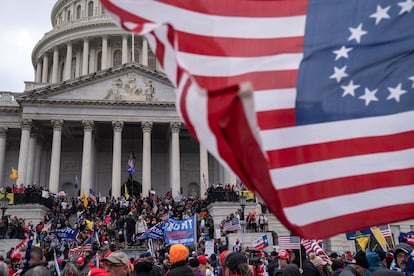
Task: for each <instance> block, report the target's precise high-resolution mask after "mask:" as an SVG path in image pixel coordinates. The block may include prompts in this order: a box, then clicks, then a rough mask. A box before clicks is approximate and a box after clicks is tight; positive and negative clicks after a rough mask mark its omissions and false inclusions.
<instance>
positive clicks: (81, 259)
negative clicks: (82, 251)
mask: <svg viewBox="0 0 414 276" xmlns="http://www.w3.org/2000/svg"><path fill="white" fill-rule="evenodd" d="M76 262H77V263H78V264H82V263H84V262H85V258H84V257H79V258H78V259H77V260H76Z"/></svg>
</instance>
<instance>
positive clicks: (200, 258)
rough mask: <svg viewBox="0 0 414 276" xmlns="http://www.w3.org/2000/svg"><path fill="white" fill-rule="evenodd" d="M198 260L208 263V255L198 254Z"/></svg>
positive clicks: (201, 262)
mask: <svg viewBox="0 0 414 276" xmlns="http://www.w3.org/2000/svg"><path fill="white" fill-rule="evenodd" d="M198 262H199V263H200V264H206V263H207V257H206V256H204V255H201V256H198Z"/></svg>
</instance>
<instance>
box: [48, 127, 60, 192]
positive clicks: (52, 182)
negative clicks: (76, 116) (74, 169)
mask: <svg viewBox="0 0 414 276" xmlns="http://www.w3.org/2000/svg"><path fill="white" fill-rule="evenodd" d="M52 126H53V141H52V156H51V158H50V174H49V175H50V177H49V191H50V192H52V193H57V192H58V189H59V174H60V154H61V152H60V151H61V148H62V127H63V120H52Z"/></svg>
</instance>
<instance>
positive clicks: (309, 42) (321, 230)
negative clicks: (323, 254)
mask: <svg viewBox="0 0 414 276" xmlns="http://www.w3.org/2000/svg"><path fill="white" fill-rule="evenodd" d="M101 2H102V4H103V6H104V7H105V8H106V10H107V12H108V14H109V15H110V16H111V17H112V18H113V19H114V21H116V23H118V24H119V25H120V26H122V27H124V28H125V29H127V30H129V31H133V32H136V33H138V34H143V35H145V37H146V39H147V40H148V42H149V44H150V46H151V48H152V51H153V52H154V53H155V54H156V56H157V58H158V60H159V62H160V64H161V65H162V66H163V68H164V70H165V73H166V74H167V75H168V77H169V79H170V80H171V82H172V83H173V84H174V85H175V86H176V88H177V99H176V101H177V102H176V104H177V108H178V111H179V113H180V115H181V116H182V118H183V120H184V122H185V124H186V127H187V128H188V130H189V131H190V132H191V133H192V134H193V135H194V136H195V137H196V138H197V139H198V140H199V141H200V142H201V143H202V144H203V145H204V146H206V148H207V149H208V150H209V152H210V153H212V154H213V155H214V156H215V157H216V158H217V159H218V160H220V161H221V162H222V164H224V166H226V167H227V168H230V169H231V170H232V171H233V172H234V173H236V174H237V176H238V177H239V179H240V180H241V181H242V182H243V183H244V184H245V185H246V186H247V187H249V188H250V189H254V190H256V192H258V193H259V194H260V197H261V198H263V200H264V201H265V202H266V204H267V205H268V207H269V208H270V210H272V212H273V213H274V214H275V215H276V216H277V218H278V219H279V220H280V221H281V222H282V223H283V224H284V225H285V226H286V227H287V228H288V229H289V230H291V231H292V232H293V233H294V234H296V235H298V236H301V237H305V238H324V237H330V236H332V235H335V234H337V233H344V232H349V231H353V230H357V229H363V228H367V227H370V226H372V225H381V224H385V223H389V222H391V221H401V220H405V219H409V218H412V217H413V216H414V215H413V212H412V211H411V210H413V209H414V184H413V180H414V159H413V158H412V156H413V154H414V149H413V148H414V125H413V124H410V123H408V122H411V121H413V120H414V111H412V109H413V108H414V68H413V66H412V64H413V63H414V52H413V51H412V45H413V44H414V28H413V26H412V22H414V8H413V2H412V1H411V0H401V1H391V2H389V1H384V0H379V1H357V0H349V1H341V0H332V1H321V0H309V1H305V0H281V1H248V0H226V1H192V0H182V1H171V0H158V1H150V0H141V1H138V0H101ZM338 11H340V12H338ZM251 160H254V162H251ZM256 185H260V188H259V187H258V186H256ZM350 203H351V204H350ZM396 210H397V211H396Z"/></svg>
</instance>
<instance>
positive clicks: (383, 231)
mask: <svg viewBox="0 0 414 276" xmlns="http://www.w3.org/2000/svg"><path fill="white" fill-rule="evenodd" d="M378 228H379V230H380V232H381V234H382V235H383V236H384V238H388V237H392V235H391V229H390V225H389V224H385V225H380V226H378Z"/></svg>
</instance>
